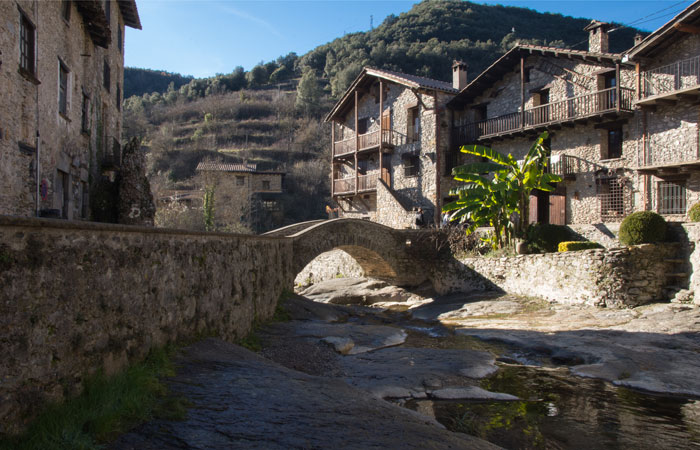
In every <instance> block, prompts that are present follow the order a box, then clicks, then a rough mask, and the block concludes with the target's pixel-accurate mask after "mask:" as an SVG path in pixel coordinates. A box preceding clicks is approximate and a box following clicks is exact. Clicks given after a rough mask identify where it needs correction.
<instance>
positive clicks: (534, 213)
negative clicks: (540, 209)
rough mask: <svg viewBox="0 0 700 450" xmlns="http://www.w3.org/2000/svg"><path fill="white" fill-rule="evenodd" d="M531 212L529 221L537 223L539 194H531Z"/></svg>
mask: <svg viewBox="0 0 700 450" xmlns="http://www.w3.org/2000/svg"><path fill="white" fill-rule="evenodd" d="M529 212H530V214H529V217H528V220H527V223H537V196H536V195H534V194H530V211H529Z"/></svg>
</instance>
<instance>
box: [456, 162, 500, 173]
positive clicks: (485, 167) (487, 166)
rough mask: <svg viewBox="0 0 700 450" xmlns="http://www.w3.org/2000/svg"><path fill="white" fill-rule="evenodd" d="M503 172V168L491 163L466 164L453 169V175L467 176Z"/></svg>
mask: <svg viewBox="0 0 700 450" xmlns="http://www.w3.org/2000/svg"><path fill="white" fill-rule="evenodd" d="M499 170H503V166H502V165H500V164H495V163H490V162H478V163H471V164H465V165H463V166H457V167H455V168H453V169H452V175H465V174H470V173H472V174H480V173H488V172H497V171H499Z"/></svg>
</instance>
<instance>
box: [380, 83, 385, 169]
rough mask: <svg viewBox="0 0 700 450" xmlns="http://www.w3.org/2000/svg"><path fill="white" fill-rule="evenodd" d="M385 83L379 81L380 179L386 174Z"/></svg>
mask: <svg viewBox="0 0 700 450" xmlns="http://www.w3.org/2000/svg"><path fill="white" fill-rule="evenodd" d="M383 148H384V81H383V80H379V177H380V178H381V177H382V176H383V175H384V174H383V173H382V170H383V168H384V151H383Z"/></svg>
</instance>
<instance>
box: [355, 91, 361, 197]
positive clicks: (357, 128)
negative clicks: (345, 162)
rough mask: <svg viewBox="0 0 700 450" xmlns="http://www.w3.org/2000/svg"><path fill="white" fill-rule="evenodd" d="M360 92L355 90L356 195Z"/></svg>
mask: <svg viewBox="0 0 700 450" xmlns="http://www.w3.org/2000/svg"><path fill="white" fill-rule="evenodd" d="M358 98H359V94H358V92H357V89H356V90H355V195H357V175H358V173H359V171H358V170H357V149H358V148H360V133H359V124H360V119H359V116H358V114H359V111H358V110H357V105H358V103H359V102H358Z"/></svg>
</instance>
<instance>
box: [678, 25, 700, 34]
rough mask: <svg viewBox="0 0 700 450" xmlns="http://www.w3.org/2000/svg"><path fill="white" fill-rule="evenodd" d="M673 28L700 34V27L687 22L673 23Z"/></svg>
mask: <svg viewBox="0 0 700 450" xmlns="http://www.w3.org/2000/svg"><path fill="white" fill-rule="evenodd" d="M673 28H675V29H676V30H678V31H680V32H682V33H690V34H700V27H698V26H695V25H688V24H685V23H677V24H674V25H673Z"/></svg>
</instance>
